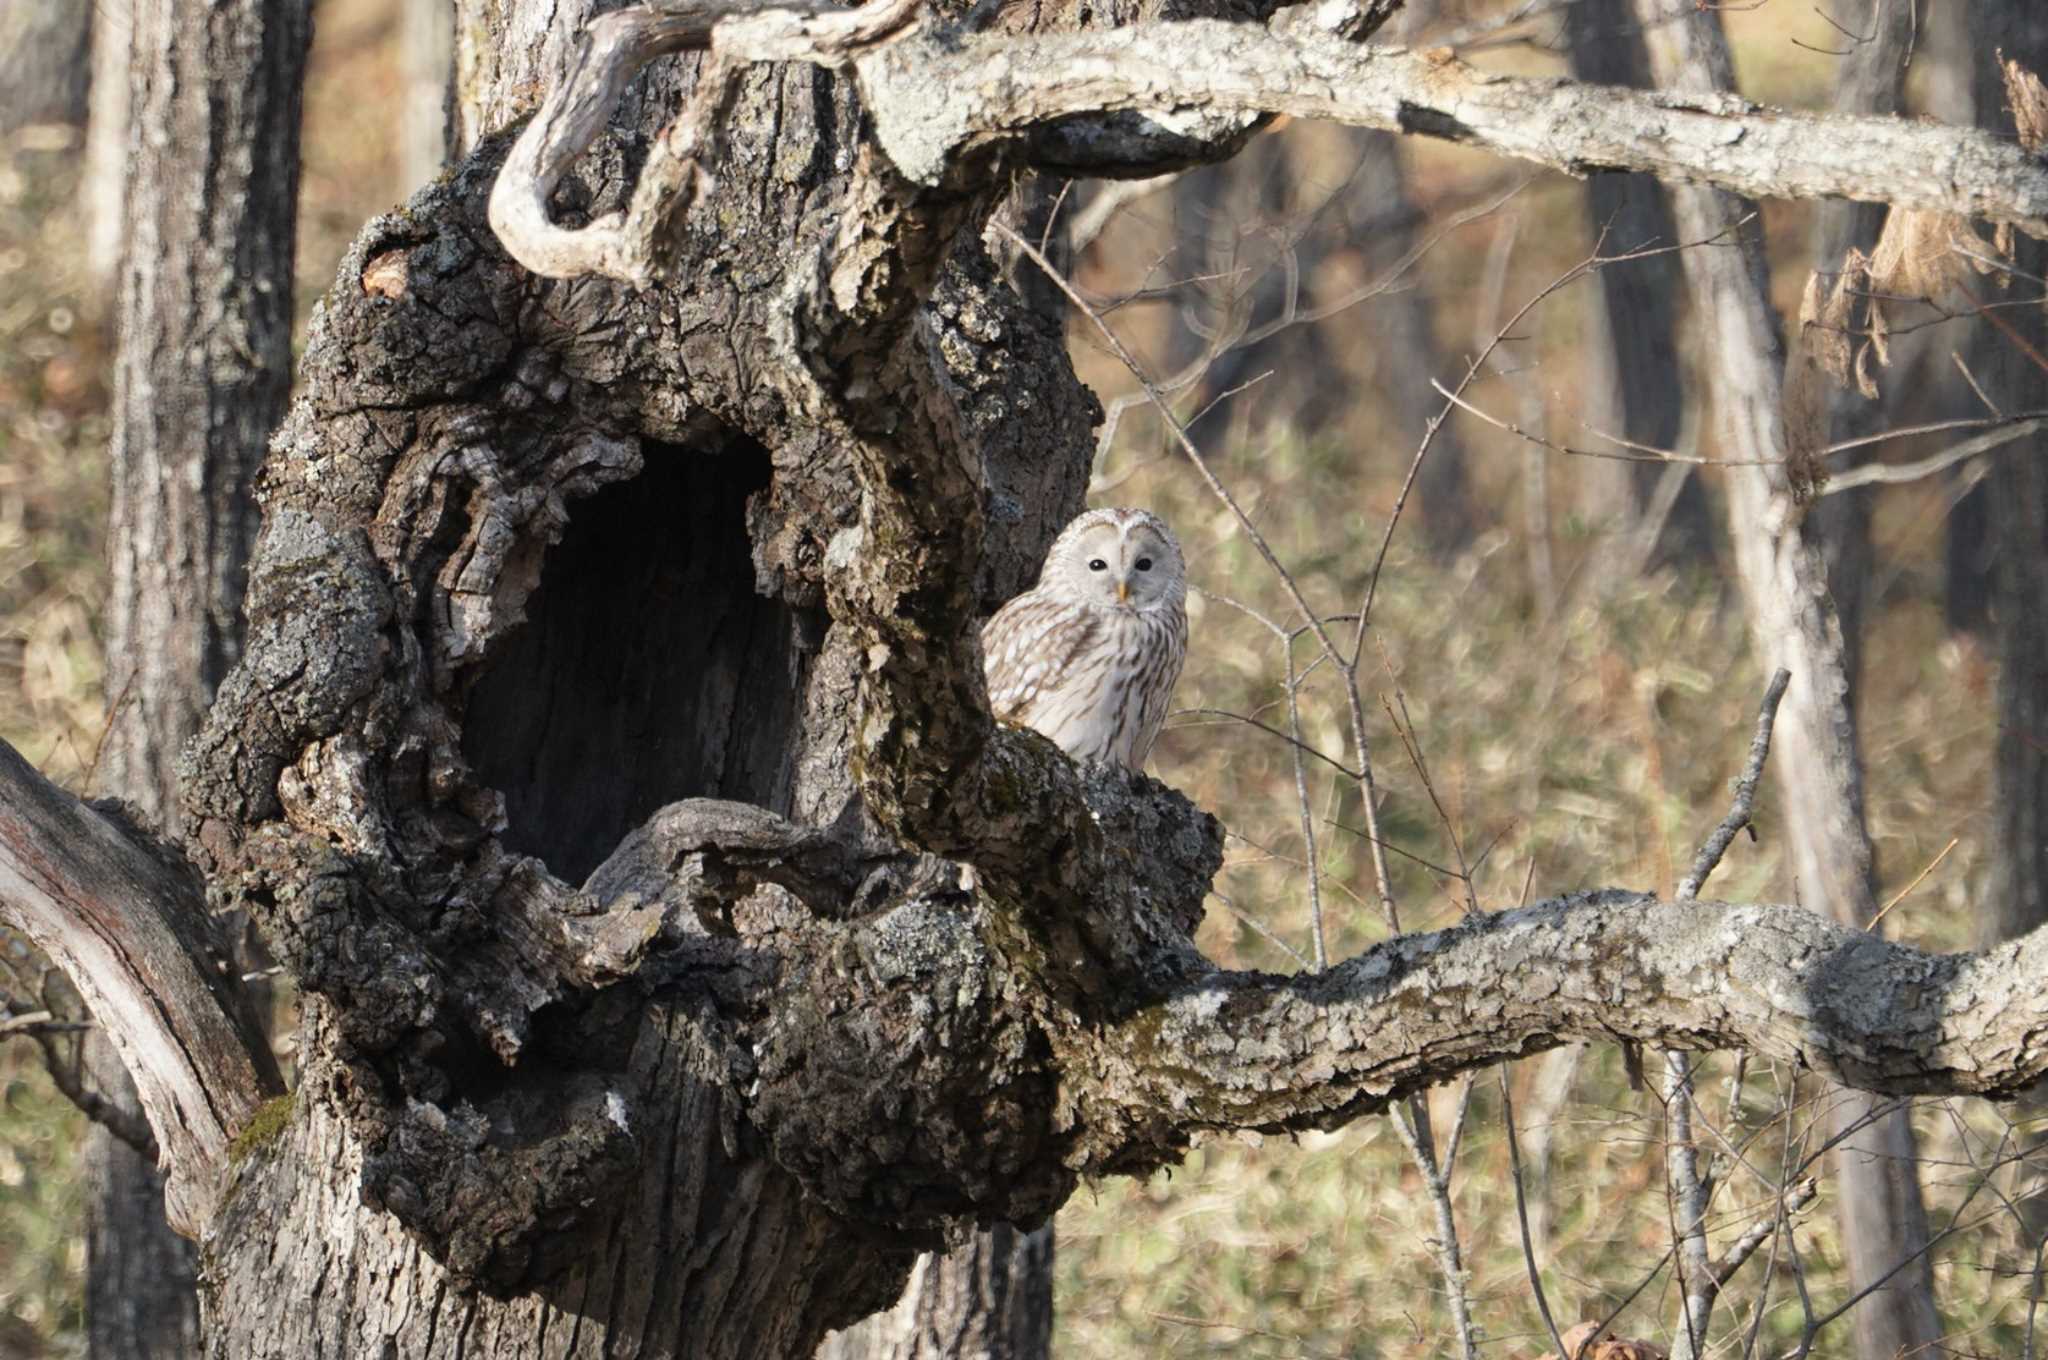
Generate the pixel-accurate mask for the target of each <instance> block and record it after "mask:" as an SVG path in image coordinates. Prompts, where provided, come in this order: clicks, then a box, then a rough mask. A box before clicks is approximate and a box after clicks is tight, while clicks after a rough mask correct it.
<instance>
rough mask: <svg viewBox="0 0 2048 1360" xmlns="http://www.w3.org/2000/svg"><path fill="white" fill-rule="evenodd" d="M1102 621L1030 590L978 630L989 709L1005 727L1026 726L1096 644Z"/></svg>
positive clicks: (1057, 691)
mask: <svg viewBox="0 0 2048 1360" xmlns="http://www.w3.org/2000/svg"><path fill="white" fill-rule="evenodd" d="M1101 633H1102V621H1101V620H1100V619H1099V618H1097V617H1096V616H1095V611H1094V610H1090V609H1082V608H1080V607H1078V606H1076V605H1073V604H1068V603H1065V602H1062V601H1060V600H1056V599H1053V598H1052V597H1051V596H1048V595H1045V594H1042V593H1040V592H1039V591H1036V590H1030V591H1026V592H1025V593H1024V594H1022V595H1019V596H1018V597H1017V598H1016V599H1014V600H1012V601H1010V602H1009V603H1008V604H1006V605H1004V606H1003V607H1002V608H1001V609H998V610H997V611H996V613H995V616H994V617H993V618H991V619H990V620H989V621H988V622H987V623H985V624H983V625H982V628H981V658H982V668H983V673H984V674H985V675H986V676H987V679H988V702H989V707H990V708H991V709H992V710H993V711H994V712H995V715H996V717H998V718H1001V719H1002V720H1003V721H1005V722H1013V723H1019V724H1022V725H1023V726H1026V727H1032V726H1035V725H1036V724H1035V723H1034V722H1033V718H1034V716H1035V714H1036V711H1037V709H1038V705H1039V703H1040V701H1041V700H1044V699H1045V698H1047V697H1048V696H1050V695H1054V694H1058V693H1060V691H1061V689H1062V687H1063V686H1064V685H1065V683H1066V681H1067V679H1068V677H1069V676H1070V675H1071V674H1072V673H1073V672H1074V670H1075V668H1076V667H1077V666H1078V665H1080V663H1081V662H1082V660H1083V659H1084V658H1086V657H1087V656H1089V655H1090V654H1091V653H1092V652H1093V651H1094V650H1095V649H1096V646H1097V644H1098V642H1099V641H1100V638H1101Z"/></svg>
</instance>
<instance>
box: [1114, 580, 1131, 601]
mask: <svg viewBox="0 0 2048 1360" xmlns="http://www.w3.org/2000/svg"><path fill="white" fill-rule="evenodd" d="M1116 602H1117V603H1118V604H1129V603H1130V602H1131V583H1130V582H1129V581H1118V582H1117V583H1116Z"/></svg>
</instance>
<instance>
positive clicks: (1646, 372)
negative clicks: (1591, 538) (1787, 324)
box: [1545, 0, 1714, 582]
mask: <svg viewBox="0 0 2048 1360" xmlns="http://www.w3.org/2000/svg"><path fill="white" fill-rule="evenodd" d="M1564 13H1565V34H1566V40H1567V42H1568V43H1569V47H1568V49H1567V51H1568V53H1569V55H1570V58H1571V68H1572V74H1573V75H1575V76H1577V77H1578V78H1579V79H1581V80H1589V81H1595V82H1597V83H1599V84H1602V85H1624V86H1628V87H1630V88H1634V89H1646V88H1648V87H1649V86H1650V83H1651V82H1650V70H1649V57H1648V55H1647V53H1646V52H1645V51H1644V47H1643V35H1642V31H1641V29H1640V27H1639V26H1638V25H1637V23H1636V21H1635V18H1634V16H1633V15H1632V14H1631V13H1630V12H1629V6H1628V3H1627V0H1580V2H1579V3H1576V4H1573V5H1569V6H1567V7H1566V8H1565V12H1564ZM1586 217H1587V225H1588V226H1589V227H1590V228H1591V230H1592V232H1593V233H1594V235H1595V237H1596V238H1599V239H1600V240H1601V250H1602V251H1603V252H1604V253H1606V254H1609V255H1619V254H1625V253H1627V252H1629V251H1632V250H1641V249H1644V248H1646V247H1655V246H1660V245H1662V246H1669V245H1675V244H1677V240H1678V238H1677V232H1676V228H1675V227H1674V226H1673V225H1672V221H1671V207H1670V203H1669V200H1668V198H1667V192H1666V190H1665V188H1664V186H1663V185H1662V184H1660V183H1658V182H1657V181H1656V180H1655V179H1653V178H1651V177H1650V176H1648V175H1631V174H1595V175H1590V176H1588V177H1587V179H1586ZM1683 284H1684V276H1683V271H1682V270H1681V267H1680V265H1679V261H1678V257H1677V256H1676V255H1669V254H1666V255H1650V256H1646V257H1645V258H1643V259H1640V260H1631V261H1629V262H1628V263H1626V264H1620V265H1614V266H1611V267H1609V268H1606V269H1603V270H1601V271H1600V272H1599V274H1598V275H1597V276H1596V277H1595V281H1594V288H1595V290H1596V291H1595V292H1594V293H1593V294H1592V295H1590V296H1589V297H1588V300H1587V302H1586V304H1585V305H1586V308H1587V323H1588V324H1587V333H1586V343H1585V346H1584V357H1585V362H1586V366H1587V374H1586V393H1587V401H1586V420H1587V423H1588V424H1590V425H1592V426H1593V427H1594V428H1595V429H1599V430H1603V431H1606V432H1607V433H1610V434H1616V435H1619V436H1621V437H1622V438H1624V439H1628V440H1631V441H1633V442H1635V443H1637V444H1641V445H1644V446H1647V447H1649V448H1654V449H1676V448H1677V447H1678V441H1679V438H1680V436H1681V434H1682V425H1683V416H1684V397H1683V394H1684V390H1685V386H1684V384H1685V374H1684V370H1683V368H1682V367H1681V366H1680V364H1679V357H1678V356H1679V344H1678V313H1679V300H1680V296H1681V289H1682V287H1683ZM1545 456H1546V457H1547V456H1548V455H1547V454H1546V455H1545ZM1575 461H1576V462H1577V464H1578V466H1576V467H1574V468H1573V469H1572V471H1573V474H1574V476H1575V486H1576V488H1577V495H1576V497H1575V498H1574V499H1575V504H1576V507H1577V510H1578V513H1579V516H1580V517H1581V518H1582V519H1583V520H1585V521H1586V523H1587V524H1589V525H1591V526H1593V527H1594V528H1595V529H1596V530H1597V531H1598V532H1599V533H1600V534H1601V535H1602V540H1603V544H1604V545H1605V547H1604V552H1603V557H1604V560H1603V561H1601V562H1599V563H1596V564H1595V567H1594V570H1595V572H1596V573H1597V576H1598V580H1599V582H1618V581H1624V580H1631V579H1634V577H1636V576H1637V575H1638V574H1639V573H1640V572H1641V571H1642V570H1643V569H1644V568H1645V567H1646V566H1648V565H1649V562H1650V560H1651V559H1652V557H1653V556H1654V555H1658V554H1657V549H1658V545H1659V543H1662V544H1664V545H1665V549H1664V553H1663V554H1662V555H1663V556H1666V557H1669V558H1671V559H1674V560H1684V559H1687V558H1699V557H1705V556H1708V555H1711V553H1712V552H1713V546H1714V535H1713V532H1712V525H1711V523H1710V521H1709V518H1708V513H1707V498H1706V493H1705V491H1704V489H1703V488H1702V486H1701V484H1700V479H1699V478H1698V477H1697V476H1696V475H1694V474H1693V473H1692V472H1691V470H1690V469H1689V468H1687V467H1685V466H1683V465H1680V464H1666V465H1662V466H1660V465H1658V464H1656V463H1633V462H1619V461H1613V460H1608V459H1600V458H1584V459H1578V460H1575ZM1667 481H1669V482H1673V483H1676V484H1677V485H1676V487H1675V488H1674V487H1672V486H1668V485H1667V486H1665V489H1664V494H1662V495H1660V494H1659V491H1658V488H1659V486H1660V485H1663V484H1665V483H1666V482H1667Z"/></svg>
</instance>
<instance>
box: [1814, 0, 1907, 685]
mask: <svg viewBox="0 0 2048 1360" xmlns="http://www.w3.org/2000/svg"><path fill="white" fill-rule="evenodd" d="M1914 6H1915V0H1867V3H1866V4H1865V5H1864V6H1862V7H1861V8H1860V9H1859V8H1857V7H1855V6H1851V7H1850V9H1849V11H1848V13H1846V14H1841V15H1838V16H1837V17H1838V18H1839V20H1840V21H1841V22H1842V23H1843V24H1845V25H1846V26H1847V27H1848V28H1849V29H1851V30H1852V31H1853V32H1855V33H1858V34H1861V35H1865V36H1864V38H1863V40H1861V41H1858V42H1855V43H1851V44H1850V45H1849V51H1848V54H1847V56H1845V57H1844V58H1843V60H1842V64H1841V69H1840V72H1839V74H1838V75H1837V77H1836V84H1835V110H1836V112H1838V113H1858V114H1895V113H1897V112H1899V110H1900V107H1901V105H1902V104H1903V102H1904V96H1905V89H1906V68H1907V65H1908V63H1909V62H1910V61H1911V60H1912V57H1913V48H1914V43H1915V40H1916V38H1917V37H1918V34H1919V22H1918V19H1917V16H1916V14H1915V9H1914ZM1884 220H1885V209H1884V206H1883V205H1882V204H1876V203H1851V202H1848V201H1847V200H1838V201H1835V202H1830V203H1823V204H1822V205H1821V206H1820V209H1819V212H1818V213H1817V214H1816V216H1815V218H1814V227H1813V267H1814V268H1815V269H1817V270H1820V271H1822V272H1823V273H1828V272H1832V271H1835V270H1839V269H1840V268H1841V267H1842V261H1843V260H1844V258H1846V257H1847V255H1848V253H1849V251H1850V250H1852V249H1855V250H1862V251H1864V252H1865V253H1868V252H1869V251H1870V249H1871V248H1872V247H1873V246H1875V245H1876V243H1877V234H1878V232H1879V231H1881V230H1883V228H1884ZM1886 387H1887V390H1890V388H1891V384H1886ZM1887 406H1888V403H1886V402H1885V401H1883V400H1882V399H1880V400H1877V401H1872V400H1869V399H1867V398H1865V397H1863V396H1862V395H1861V394H1859V393H1858V392H1857V391H1856V390H1855V389H1854V388H1852V387H1835V388H1833V390H1832V391H1831V392H1830V394H1829V402H1828V413H1829V420H1828V425H1827V429H1828V435H1827V438H1828V442H1830V443H1832V442H1834V441H1836V440H1845V439H1854V438H1857V437H1859V436H1862V435H1868V434H1873V433H1875V432H1876V431H1877V430H1878V428H1879V427H1880V425H1881V423H1882V421H1883V418H1884V416H1885V414H1886V411H1887ZM1856 453H1857V454H1860V455H1862V456H1861V457H1858V456H1856V455H1855V454H1852V455H1850V456H1849V457H1847V458H1845V459H1844V461H1843V462H1842V463H1841V464H1840V465H1839V466H1842V467H1849V466H1853V465H1854V464H1855V463H1858V462H1861V461H1863V458H1865V457H1868V456H1870V454H1871V450H1869V449H1867V448H1866V449H1862V450H1858V451H1856ZM1870 508H1871V493H1869V492H1867V491H1852V492H1848V493H1846V494H1844V495H1839V496H1824V497H1822V498H1821V501H1820V503H1819V504H1818V505H1816V506H1814V508H1813V512H1812V515H1811V526H1812V530H1813V533H1814V535H1815V541H1816V542H1817V543H1818V544H1819V545H1820V549H1821V552H1822V555H1823V557H1824V559H1825V560H1826V563H1827V579H1828V591H1829V593H1830V595H1831V596H1832V597H1833V599H1834V603H1835V615H1836V617H1837V618H1838V619H1839V620H1840V622H1841V628H1842V666H1843V670H1844V671H1845V672H1846V673H1847V675H1848V678H1849V688H1848V702H1849V710H1850V713H1851V715H1852V717H1853V715H1854V713H1855V709H1856V691H1857V688H1858V679H1859V676H1860V673H1861V670H1862V657H1863V619H1864V613H1865V605H1866V603H1867V602H1866V600H1865V595H1866V594H1867V593H1868V590H1869V586H1870V573H1871V544H1870Z"/></svg>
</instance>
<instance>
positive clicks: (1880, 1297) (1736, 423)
mask: <svg viewBox="0 0 2048 1360" xmlns="http://www.w3.org/2000/svg"><path fill="white" fill-rule="evenodd" d="M1634 3H1635V5H1636V12H1637V14H1638V15H1639V16H1640V17H1641V18H1642V19H1643V21H1644V23H1645V24H1646V25H1650V26H1653V27H1651V38H1650V56H1651V65H1652V67H1653V68H1654V69H1655V70H1656V71H1657V74H1658V76H1659V78H1660V79H1661V80H1663V81H1665V82H1667V83H1670V84H1674V85H1678V86H1680V87H1682V88H1686V89H1690V90H1694V91H1706V90H1713V89H1727V88H1730V86H1731V85H1732V81H1733V74H1732V71H1731V69H1730V66H1729V61H1728V47H1727V42H1726V39H1725V38H1724V37H1723V36H1722V33H1721V25H1720V16H1719V15H1718V14H1716V13H1713V12H1701V11H1698V10H1696V9H1694V8H1693V7H1692V6H1691V5H1690V3H1689V0H1688V3H1687V4H1685V5H1684V6H1683V7H1682V8H1674V4H1673V0H1634ZM1672 206H1673V208H1674V210H1675V212H1676V215H1677V219H1678V225H1679V232H1680V234H1681V236H1683V237H1684V238H1686V239H1689V240H1705V239H1708V238H1710V237H1716V236H1719V237H1722V238H1723V239H1727V240H1734V241H1737V242H1738V243H1739V246H1738V248H1723V249H1716V250H1691V251H1687V252H1685V254H1684V257H1683V258H1684V261H1685V269H1686V275H1687V278H1688V280H1689V281H1690V284H1691V289H1692V295H1693V313H1694V315H1695V316H1697V317H1698V318H1699V319H1700V321H1701V323H1702V324H1703V325H1704V326H1707V327H1709V328H1710V329H1709V332H1708V339H1707V342H1706V343H1707V353H1708V355H1709V362H1708V366H1709V368H1710V369H1711V371H1712V372H1713V374H1714V377H1715V382H1716V387H1715V406H1716V411H1717V415H1718V423H1719V426H1720V430H1721V434H1722V440H1723V442H1722V447H1724V448H1726V449H1727V450H1728V451H1729V456H1731V457H1733V458H1738V459H1748V460H1761V461H1763V462H1764V463H1765V464H1766V465H1765V466H1759V467H1742V468H1731V469H1729V471H1728V474H1727V487H1728V518H1729V533H1730V537H1731V540H1732V543H1733V547H1734V552H1735V562H1736V567H1737V570H1738V572H1739V573H1740V575H1741V578H1742V585H1743V594H1744V596H1745V598H1746V599H1747V602H1748V607H1749V616H1750V631H1751V635H1752V636H1753V637H1754V638H1755V640H1756V645H1757V649H1758V651H1759V652H1761V653H1762V660H1763V662H1764V665H1765V666H1766V667H1769V668H1776V667H1779V666H1783V667H1785V668H1786V669H1788V670H1790V671H1791V672H1792V674H1793V681H1792V687H1791V690H1790V691H1789V693H1788V694H1787V696H1786V700H1785V704H1784V708H1783V710H1782V711H1781V713H1780V714H1779V717H1778V725H1777V732H1778V740H1777V744H1776V748H1775V749H1774V751H1773V752H1772V769H1773V772H1774V776H1775V782H1776V783H1777V785H1778V789H1779V792H1780V796H1781V797H1782V798H1783V800H1784V806H1785V807H1786V809H1787V813H1786V816H1785V818H1784V832H1785V837H1786V841H1787V844H1788V846H1789V848H1790V851H1791V860H1792V864H1793V869H1794V882H1795V883H1796V885H1797V887H1798V890H1799V896H1800V900H1801V901H1803V902H1805V903H1807V904H1808V905H1809V906H1812V907H1813V908H1814V909H1816V910H1827V911H1829V912H1830V913H1831V914H1832V915H1833V916H1834V917H1835V919H1836V920H1838V921H1840V922H1842V923H1843V924H1844V925H1849V926H1862V925H1864V924H1866V923H1868V922H1869V921H1870V920H1871V919H1872V918H1873V917H1874V916H1875V915H1876V913H1877V902H1876V899H1875V897H1874V896H1873V892H1872V889H1873V877H1872V875H1873V865H1872V851H1871V846H1870V838H1869V835H1868V832H1867V831H1866V829H1865V827H1864V822H1863V788H1862V777H1863V776H1862V757H1861V753H1860V750H1859V747H1858V743H1857V737H1856V728H1855V723H1854V719H1853V716H1852V714H1851V712H1850V708H1849V702H1848V687H1849V674H1848V669H1847V663H1846V658H1845V654H1844V647H1843V642H1842V632H1841V625H1840V621H1839V620H1838V619H1837V617H1836V616H1835V613H1834V610H1833V608H1832V605H1831V603H1830V601H1829V598H1828V593H1827V581H1826V569H1825V565H1824V561H1823V558H1822V555H1821V552H1820V549H1819V547H1818V545H1817V544H1816V543H1815V542H1814V533H1813V529H1812V526H1811V525H1810V524H1809V523H1807V522H1806V521H1805V520H1804V518H1803V515H1802V507H1801V506H1800V505H1799V504H1798V500H1797V497H1798V495H1799V492H1797V491H1796V490H1795V481H1794V478H1795V477H1797V476H1798V475H1800V474H1799V470H1798V468H1797V465H1796V464H1793V465H1789V466H1788V462H1787V459H1788V456H1789V455H1790V454H1791V453H1793V452H1794V450H1793V449H1792V445H1791V443H1790V442H1789V441H1788V438H1787V434H1786V417H1785V413H1784V410H1783V405H1782V403H1783V385H1784V364H1785V349H1784V345H1783V343H1782V341H1781V339H1780V337H1779V335H1778V329H1777V317H1776V313H1775V312H1774V311H1773V310H1772V308H1771V304H1770V290H1769V286H1768V278H1767V273H1766V267H1765V264H1764V257H1763V247H1762V241H1761V238H1760V235H1759V234H1758V232H1757V231H1756V230H1755V228H1754V225H1753V224H1752V225H1751V226H1749V227H1743V226H1740V225H1739V224H1741V223H1742V222H1743V219H1744V218H1746V217H1748V216H1749V215H1750V214H1751V212H1752V211H1753V210H1752V209H1751V207H1750V206H1749V205H1747V204H1745V203H1743V202H1742V201H1740V200H1738V199H1736V198H1734V197H1732V196H1730V195H1728V194H1724V193H1720V192H1718V191H1714V190H1709V189H1701V188H1684V189H1678V190H1675V191H1674V192H1673V195H1672ZM1871 1103H1872V1102H1871V1101H1870V1100H1869V1098H1868V1097H1867V1096H1854V1095H1851V1096H1847V1097H1845V1098H1844V1099H1842V1100H1839V1101H1837V1102H1835V1103H1834V1104H1833V1105H1832V1106H1831V1116H1832V1119H1833V1121H1834V1126H1835V1128H1836V1129H1837V1130H1842V1129H1846V1128H1848V1127H1849V1126H1850V1125H1852V1124H1854V1123H1856V1122H1857V1121H1859V1120H1860V1119H1862V1118H1863V1117H1864V1116H1865V1115H1867V1114H1868V1113H1869V1108H1870V1105H1871ZM1835 1175H1836V1179H1837V1183H1838V1184H1839V1186H1840V1191H1841V1192H1840V1199H1839V1204H1840V1212H1841V1215H1842V1220H1843V1223H1842V1238H1843V1245H1844V1252H1845V1255H1846V1257H1847V1260H1848V1266H1849V1277H1850V1284H1851V1286H1852V1287H1853V1288H1856V1289H1861V1288H1863V1287H1865V1286H1875V1285H1876V1284H1877V1282H1878V1281H1879V1280H1881V1279H1885V1278H1886V1277H1887V1276H1889V1280H1888V1282H1887V1283H1885V1284H1883V1285H1882V1286H1881V1287H1877V1288H1876V1291H1875V1292H1874V1293H1873V1294H1872V1295H1871V1297H1870V1298H1868V1299H1867V1300H1865V1301H1864V1303H1862V1304H1861V1305H1859V1306H1858V1308H1857V1309H1856V1311H1855V1314H1854V1318H1855V1327H1856V1338H1857V1353H1858V1354H1861V1355H1871V1356H1879V1355H1896V1354H1902V1353H1904V1354H1912V1353H1917V1352H1918V1351H1919V1350H1920V1349H1922V1348H1924V1347H1928V1346H1931V1345H1932V1344H1933V1343H1934V1342H1935V1340H1936V1339H1937V1338H1938V1337H1939V1336H1940V1334H1941V1325H1940V1320H1939V1319H1938V1318H1937V1316H1936V1315H1935V1311H1934V1292H1933V1270H1932V1265H1931V1263H1930V1262H1929V1261H1928V1260H1927V1257H1926V1255H1925V1248H1926V1244H1927V1240H1928V1237H1927V1216H1926V1210H1925V1208H1924V1207H1923V1205H1922V1202H1921V1198H1920V1190H1919V1185H1918V1182H1917V1180H1916V1179H1915V1177H1916V1175H1917V1164H1916V1159H1915V1150H1914V1142H1913V1131H1912V1125H1911V1124H1910V1122H1909V1121H1908V1119H1907V1117H1906V1112H1905V1111H1897V1112H1895V1113H1893V1114H1892V1115H1890V1116H1888V1117H1886V1118H1883V1119H1879V1120H1877V1121H1876V1122H1874V1123H1872V1124H1870V1125H1869V1127H1867V1128H1865V1129H1863V1130H1862V1131H1861V1132H1859V1133H1856V1134H1854V1135H1851V1136H1850V1137H1848V1138H1847V1139H1845V1141H1844V1142H1842V1143H1841V1144H1840V1145H1839V1146H1838V1149H1837V1153H1836V1156H1835ZM1916 1253H1918V1254H1917V1255H1916ZM1908 1260H1910V1261H1911V1262H1912V1264H1909V1265H1907V1266H1905V1267H1904V1268H1903V1269H1899V1268H1898V1267H1899V1263H1900V1262H1901V1261H1908ZM1894 1270H1896V1273H1895V1274H1894V1273H1892V1272H1893V1271H1894Z"/></svg>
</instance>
